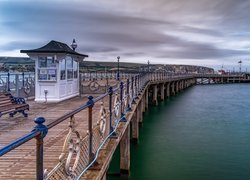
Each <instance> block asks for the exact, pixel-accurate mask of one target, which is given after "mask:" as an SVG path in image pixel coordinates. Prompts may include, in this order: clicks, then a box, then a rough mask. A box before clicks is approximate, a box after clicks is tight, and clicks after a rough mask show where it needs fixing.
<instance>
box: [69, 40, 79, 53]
mask: <svg viewBox="0 0 250 180" xmlns="http://www.w3.org/2000/svg"><path fill="white" fill-rule="evenodd" d="M70 46H71V47H72V49H73V50H74V51H75V50H76V48H77V44H76V40H75V39H73V41H72V44H71V45H70Z"/></svg>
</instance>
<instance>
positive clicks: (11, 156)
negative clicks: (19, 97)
mask: <svg viewBox="0 0 250 180" xmlns="http://www.w3.org/2000/svg"><path fill="white" fill-rule="evenodd" d="M86 101H87V98H86V97H75V98H72V99H70V100H66V101H63V102H60V103H35V102H34V101H28V104H30V111H28V114H29V117H27V118H25V117H23V116H22V114H16V115H15V117H13V118H9V117H8V115H5V116H2V117H1V118H0V147H1V148H2V147H4V146H5V145H7V144H8V143H10V142H12V141H14V140H15V139H17V138H19V137H21V136H23V135H25V134H26V133H29V132H30V131H31V130H32V128H33V127H34V126H35V123H34V119H35V118H36V117H38V116H43V117H45V119H46V122H45V124H48V123H50V122H52V121H54V120H55V119H56V118H58V117H61V116H62V115H64V114H66V113H67V112H69V111H70V110H73V109H75V108H77V107H79V106H80V105H83V104H85V103H86ZM98 106H99V108H100V105H98V104H97V105H95V107H96V108H95V109H94V113H93V114H94V116H96V117H94V118H95V119H96V120H97V114H98V111H99V108H98ZM75 118H76V120H77V122H78V123H79V126H78V127H79V129H81V134H84V133H86V130H87V111H83V112H80V113H78V114H77V115H76V117H75ZM96 120H95V122H96ZM68 124H69V121H68V120H67V121H65V122H62V123H60V124H59V125H57V126H55V127H53V128H52V129H50V130H49V132H48V134H47V136H46V137H45V139H44V142H45V144H44V154H45V157H44V168H45V169H48V170H51V169H52V168H53V167H54V166H55V165H56V164H57V163H58V157H59V155H60V153H61V150H62V146H63V143H64V138H65V136H66V135H67V133H68V129H69V128H68ZM35 143H36V141H35V140H34V139H33V140H31V141H29V142H27V143H25V144H24V145H22V146H20V147H18V148H17V149H15V150H13V151H12V152H9V153H8V154H6V155H4V156H2V157H0V179H35V177H36V172H35V168H36V163H35V154H36V150H35V148H36V146H35Z"/></svg>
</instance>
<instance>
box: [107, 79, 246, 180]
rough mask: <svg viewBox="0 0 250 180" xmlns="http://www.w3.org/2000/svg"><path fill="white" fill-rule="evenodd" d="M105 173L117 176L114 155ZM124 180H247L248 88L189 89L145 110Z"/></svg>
mask: <svg viewBox="0 0 250 180" xmlns="http://www.w3.org/2000/svg"><path fill="white" fill-rule="evenodd" d="M110 171H111V172H119V152H118V151H117V152H116V155H115V156H114V160H113V162H112V165H111V168H110ZM108 179H110V180H112V179H120V177H119V176H108ZM130 179H169V180H236V179H238V180H244V179H247V180H249V179H250V84H233V85H207V86H195V87H192V88H189V89H188V90H185V91H184V92H182V93H181V94H179V95H177V96H176V97H173V98H171V99H169V100H166V101H164V102H162V103H160V104H159V106H158V107H150V109H149V111H147V112H146V113H145V116H144V121H143V125H142V126H141V127H140V138H139V143H138V144H137V145H135V144H132V145H131V174H130Z"/></svg>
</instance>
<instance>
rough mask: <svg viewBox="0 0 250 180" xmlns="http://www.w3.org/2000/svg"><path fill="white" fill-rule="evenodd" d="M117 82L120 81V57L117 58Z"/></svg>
mask: <svg viewBox="0 0 250 180" xmlns="http://www.w3.org/2000/svg"><path fill="white" fill-rule="evenodd" d="M117 62H118V63H117V81H119V80H120V72H119V71H120V56H118V57H117Z"/></svg>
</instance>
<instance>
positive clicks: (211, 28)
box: [0, 0, 250, 71]
mask: <svg viewBox="0 0 250 180" xmlns="http://www.w3.org/2000/svg"><path fill="white" fill-rule="evenodd" d="M249 9H250V0H22V1H20V0H0V56H17V57H18V56H22V57H25V56H27V55H26V54H21V53H20V50H21V49H35V48H39V47H41V46H43V45H45V44H47V43H48V42H49V41H51V40H56V41H60V42H63V43H66V44H68V45H70V44H71V42H72V40H73V38H75V39H76V42H77V44H78V47H77V49H76V51H77V52H79V53H83V54H87V55H89V58H87V59H86V60H89V61H111V62H112V61H114V62H116V61H117V56H120V57H121V58H120V62H137V63H145V64H146V63H147V61H149V62H150V63H151V64H156V63H161V64H186V65H200V66H208V67H213V68H215V69H216V68H217V69H219V68H221V67H222V66H223V68H224V69H225V70H230V71H232V70H235V71H238V70H239V65H240V64H239V63H238V62H239V61H240V60H241V61H242V64H241V66H242V70H245V69H246V70H247V68H248V69H249V71H250V56H249V54H250V23H249V22H250V11H249Z"/></svg>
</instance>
